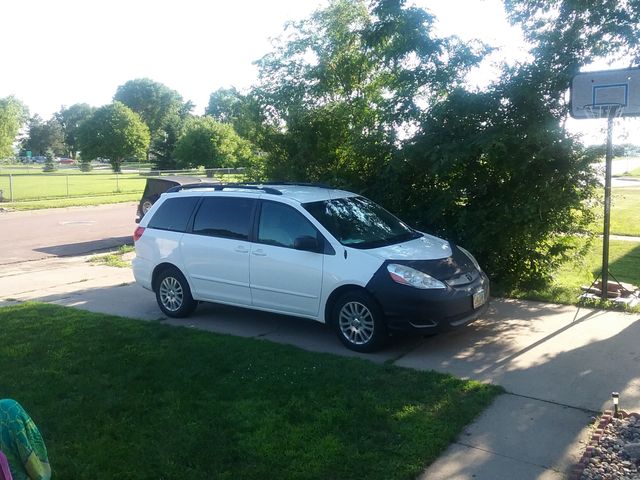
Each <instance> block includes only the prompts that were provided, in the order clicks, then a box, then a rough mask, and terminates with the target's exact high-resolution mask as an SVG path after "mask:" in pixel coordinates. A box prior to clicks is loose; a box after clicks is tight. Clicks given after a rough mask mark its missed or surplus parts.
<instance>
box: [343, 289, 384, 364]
mask: <svg viewBox="0 0 640 480" xmlns="http://www.w3.org/2000/svg"><path fill="white" fill-rule="evenodd" d="M332 323H333V327H334V328H335V329H336V333H337V335H338V338H340V341H342V343H343V344H344V345H345V346H346V347H347V348H349V349H350V350H354V351H356V352H373V351H375V350H378V349H380V348H381V347H382V346H383V345H384V344H385V343H386V341H387V327H386V325H385V322H384V315H383V313H382V310H381V309H380V307H379V306H378V304H377V303H376V302H375V300H373V299H372V298H371V297H370V296H369V295H368V294H366V293H365V292H358V291H352V292H347V293H345V294H344V295H342V296H341V297H340V298H339V299H338V300H337V301H336V303H335V305H334V307H333V312H332Z"/></svg>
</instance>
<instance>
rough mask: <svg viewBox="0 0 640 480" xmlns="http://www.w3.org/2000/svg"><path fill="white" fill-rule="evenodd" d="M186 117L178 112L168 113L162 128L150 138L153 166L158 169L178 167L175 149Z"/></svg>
mask: <svg viewBox="0 0 640 480" xmlns="http://www.w3.org/2000/svg"><path fill="white" fill-rule="evenodd" d="M187 118H188V117H187V116H185V115H182V114H180V113H172V114H170V115H168V116H167V117H166V118H165V120H164V123H163V125H162V128H161V129H160V130H159V131H158V132H157V133H156V136H155V137H154V138H152V140H151V146H150V148H149V153H150V154H151V155H152V157H153V163H154V166H155V168H157V169H158V170H174V169H176V168H178V160H177V159H176V157H175V149H176V144H177V143H178V140H179V139H180V137H181V136H182V133H183V132H184V127H185V123H186V121H187Z"/></svg>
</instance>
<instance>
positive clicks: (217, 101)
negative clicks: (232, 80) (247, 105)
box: [204, 87, 242, 123]
mask: <svg viewBox="0 0 640 480" xmlns="http://www.w3.org/2000/svg"><path fill="white" fill-rule="evenodd" d="M241 105H242V95H241V94H240V92H238V90H236V88H234V87H231V88H219V89H218V90H216V91H215V92H213V93H212V94H211V95H210V96H209V104H208V105H207V108H206V109H205V111H204V113H205V115H209V116H211V117H213V118H215V119H216V120H217V121H219V122H223V123H233V121H234V120H235V119H236V118H237V117H238V115H239V114H240V112H239V109H240V107H241Z"/></svg>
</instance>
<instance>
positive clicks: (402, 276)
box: [387, 263, 447, 290]
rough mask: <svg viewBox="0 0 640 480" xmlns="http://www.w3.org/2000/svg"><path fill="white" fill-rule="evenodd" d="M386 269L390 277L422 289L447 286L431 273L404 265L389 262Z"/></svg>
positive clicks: (397, 281)
mask: <svg viewBox="0 0 640 480" xmlns="http://www.w3.org/2000/svg"><path fill="white" fill-rule="evenodd" d="M387 271H388V272H389V275H391V279H392V280H393V281H394V282H396V283H399V284H401V285H408V286H410V287H415V288H420V289H422V290H427V289H437V288H440V289H442V288H447V287H446V285H445V284H444V283H442V282H441V281H440V280H436V279H435V278H433V277H432V276H431V275H427V274H426V273H424V272H421V271H419V270H416V269H415V268H411V267H407V266H405V265H398V264H397V263H390V264H389V265H387Z"/></svg>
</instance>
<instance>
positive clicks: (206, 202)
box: [193, 197, 255, 240]
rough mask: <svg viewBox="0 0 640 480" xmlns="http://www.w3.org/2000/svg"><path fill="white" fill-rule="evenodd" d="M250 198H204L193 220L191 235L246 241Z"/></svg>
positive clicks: (252, 205)
mask: <svg viewBox="0 0 640 480" xmlns="http://www.w3.org/2000/svg"><path fill="white" fill-rule="evenodd" d="M254 205H255V200H254V199H252V198H226V197H205V198H204V199H203V200H202V205H200V208H199V209H198V212H197V213H196V217H195V219H194V220H193V233H195V234H198V235H209V236H212V237H223V238H233V239H237V240H248V239H249V229H250V225H251V215H252V213H253V207H254Z"/></svg>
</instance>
